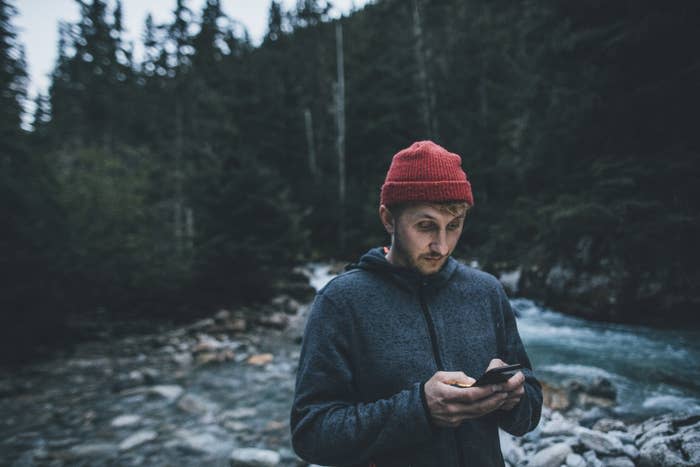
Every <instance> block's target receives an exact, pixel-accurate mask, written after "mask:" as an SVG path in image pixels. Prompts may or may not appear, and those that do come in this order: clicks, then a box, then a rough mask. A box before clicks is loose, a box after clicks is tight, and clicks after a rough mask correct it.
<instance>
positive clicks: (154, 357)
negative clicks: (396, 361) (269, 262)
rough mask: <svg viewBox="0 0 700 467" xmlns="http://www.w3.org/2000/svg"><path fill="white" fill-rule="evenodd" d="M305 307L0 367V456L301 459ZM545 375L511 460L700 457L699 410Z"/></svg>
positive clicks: (613, 462)
mask: <svg viewBox="0 0 700 467" xmlns="http://www.w3.org/2000/svg"><path fill="white" fill-rule="evenodd" d="M317 279H318V277H316V278H313V277H312V282H313V281H315V280H317ZM314 285H315V286H316V287H318V286H319V285H320V284H319V283H317V282H314ZM307 310H308V305H306V304H304V303H300V302H299V301H297V300H296V299H295V298H292V297H290V296H288V295H282V296H279V297H277V298H275V299H274V300H272V301H271V302H270V303H269V304H267V305H265V306H264V307H262V308H259V309H239V310H234V311H226V310H222V311H219V312H218V313H216V314H215V315H214V316H212V317H211V318H208V319H204V320H201V321H198V322H196V323H192V324H190V325H187V326H180V327H172V328H170V329H159V330H158V331H157V332H156V331H154V332H152V333H146V334H141V335H138V336H129V337H124V338H119V339H113V340H99V341H92V342H84V343H82V344H79V345H78V346H76V348H75V350H74V351H73V352H72V353H71V354H70V355H64V356H56V357H55V358H53V359H52V360H46V361H43V362H39V363H34V364H31V365H28V366H25V367H24V368H22V369H21V370H15V371H12V372H10V371H8V370H5V371H2V372H0V410H1V411H2V415H3V417H2V420H1V421H0V459H2V464H3V465H12V466H16V467H20V466H55V467H58V466H68V465H115V466H116V465H119V466H129V465H148V466H169V465H178V466H188V465H193V466H194V465H196V466H200V465H207V466H209V465H212V466H229V465H234V466H304V465H306V464H305V463H304V462H303V461H302V460H301V459H299V458H298V457H297V456H296V455H295V454H294V453H293V451H292V449H291V444H290V434H289V425H288V416H289V410H290V407H291V400H292V395H293V386H294V375H295V372H296V364H297V359H298V356H299V343H300V340H301V334H302V330H303V326H304V320H305V315H306V313H307ZM545 383H546V384H545V401H546V404H547V407H546V408H545V410H544V412H543V418H542V422H541V423H540V425H539V427H538V428H537V429H536V430H535V431H534V432H532V433H529V434H528V435H526V436H525V437H522V438H513V437H511V436H510V435H508V434H506V433H502V437H501V438H502V445H503V452H504V455H505V458H506V460H507V462H508V464H509V465H510V466H513V467H515V466H529V467H531V466H538V467H543V466H556V467H558V466H560V465H567V466H634V465H640V466H691V465H700V413H696V414H668V415H665V416H663V417H657V418H653V419H649V420H644V421H638V420H637V421H634V422H631V421H629V420H627V421H622V420H618V419H615V418H613V416H612V415H611V414H612V413H613V412H611V410H610V409H611V408H612V407H614V406H615V403H616V392H615V388H614V386H613V385H612V384H611V383H610V382H609V381H607V380H605V379H598V380H593V381H579V380H567V381H546V382H545Z"/></svg>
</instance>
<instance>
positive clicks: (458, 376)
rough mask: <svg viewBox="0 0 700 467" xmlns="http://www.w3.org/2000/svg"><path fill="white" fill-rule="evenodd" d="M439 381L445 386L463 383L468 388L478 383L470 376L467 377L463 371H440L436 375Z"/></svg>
mask: <svg viewBox="0 0 700 467" xmlns="http://www.w3.org/2000/svg"><path fill="white" fill-rule="evenodd" d="M435 375H436V376H437V380H438V381H440V382H441V383H443V384H450V385H452V384H455V383H461V384H464V385H467V386H471V385H472V384H474V383H475V382H476V380H475V379H474V378H472V377H470V376H467V374H466V373H464V372H463V371H438V372H437V373H436V374H435Z"/></svg>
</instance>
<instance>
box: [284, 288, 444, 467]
mask: <svg viewBox="0 0 700 467" xmlns="http://www.w3.org/2000/svg"><path fill="white" fill-rule="evenodd" d="M352 328H353V327H352V321H351V320H350V319H349V318H348V315H347V313H343V312H342V310H340V309H338V307H337V306H336V305H335V303H334V302H333V301H332V300H331V299H329V298H327V297H325V296H323V295H322V294H319V295H318V296H317V297H316V299H315V300H314V303H313V305H312V309H311V312H310V315H309V320H308V322H307V325H306V330H305V332H304V338H303V343H302V349H301V354H300V357H299V368H298V369H297V380H296V387H295V394H294V401H293V404H292V410H291V416H290V427H291V431H292V445H293V447H294V450H295V451H296V453H297V454H298V455H299V456H300V457H301V458H302V459H304V460H305V461H307V462H310V463H315V464H323V465H326V464H332V465H347V464H357V463H366V462H368V461H370V460H371V459H373V458H375V457H376V456H378V455H381V454H382V453H386V452H387V451H389V450H393V449H397V448H401V447H405V446H410V445H412V444H413V445H415V444H416V443H418V442H425V440H426V439H427V438H429V437H430V436H431V434H432V429H431V427H430V424H429V420H428V418H427V414H426V413H425V410H424V408H423V402H422V400H421V383H420V382H417V383H415V384H414V385H413V386H412V387H410V388H407V389H405V390H402V391H400V392H398V393H396V394H394V395H392V396H390V397H388V398H386V399H380V400H376V401H371V402H362V401H359V400H358V399H359V397H358V394H357V391H356V390H355V389H354V384H355V382H354V380H353V364H354V363H355V364H357V362H353V361H352V360H351V357H350V355H351V352H350V348H351V347H350V343H351V342H352V333H353V332H354V331H353V329H352Z"/></svg>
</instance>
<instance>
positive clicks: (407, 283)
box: [345, 247, 457, 290]
mask: <svg viewBox="0 0 700 467" xmlns="http://www.w3.org/2000/svg"><path fill="white" fill-rule="evenodd" d="M353 269H363V270H365V271H370V272H372V273H375V274H379V275H381V276H384V277H386V278H388V279H390V280H392V281H393V282H395V283H397V284H398V285H399V286H401V287H403V288H405V289H409V290H417V289H419V288H421V287H424V288H427V289H434V290H437V289H439V288H441V287H442V286H443V285H445V284H446V283H447V281H449V280H450V278H451V277H452V274H454V272H455V271H456V270H457V261H456V260H455V259H454V258H452V257H451V256H450V257H449V258H447V261H445V264H444V265H443V266H442V268H441V269H440V270H439V271H438V272H436V273H435V274H429V275H423V274H420V273H419V272H417V271H414V270H412V269H408V268H405V267H402V266H395V265H393V264H391V263H390V262H389V261H387V260H386V257H385V256H384V248H383V247H378V248H372V249H371V250H369V251H368V252H367V253H365V254H364V255H362V256H361V257H360V260H359V261H358V262H357V263H352V264H349V265H348V266H346V268H345V270H346V271H351V270H353Z"/></svg>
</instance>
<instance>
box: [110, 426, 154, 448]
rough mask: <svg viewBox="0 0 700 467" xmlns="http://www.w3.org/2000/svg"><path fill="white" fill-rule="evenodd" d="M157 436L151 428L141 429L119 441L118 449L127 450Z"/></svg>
mask: <svg viewBox="0 0 700 467" xmlns="http://www.w3.org/2000/svg"><path fill="white" fill-rule="evenodd" d="M157 437H158V433H156V432H155V431H153V430H143V431H138V432H136V433H134V434H133V435H131V436H129V437H128V438H126V439H125V440H124V441H122V442H121V443H119V450H120V451H128V450H129V449H132V448H135V447H136V446H138V445H140V444H143V443H147V442H149V441H153V440H154V439H156V438H157Z"/></svg>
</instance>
